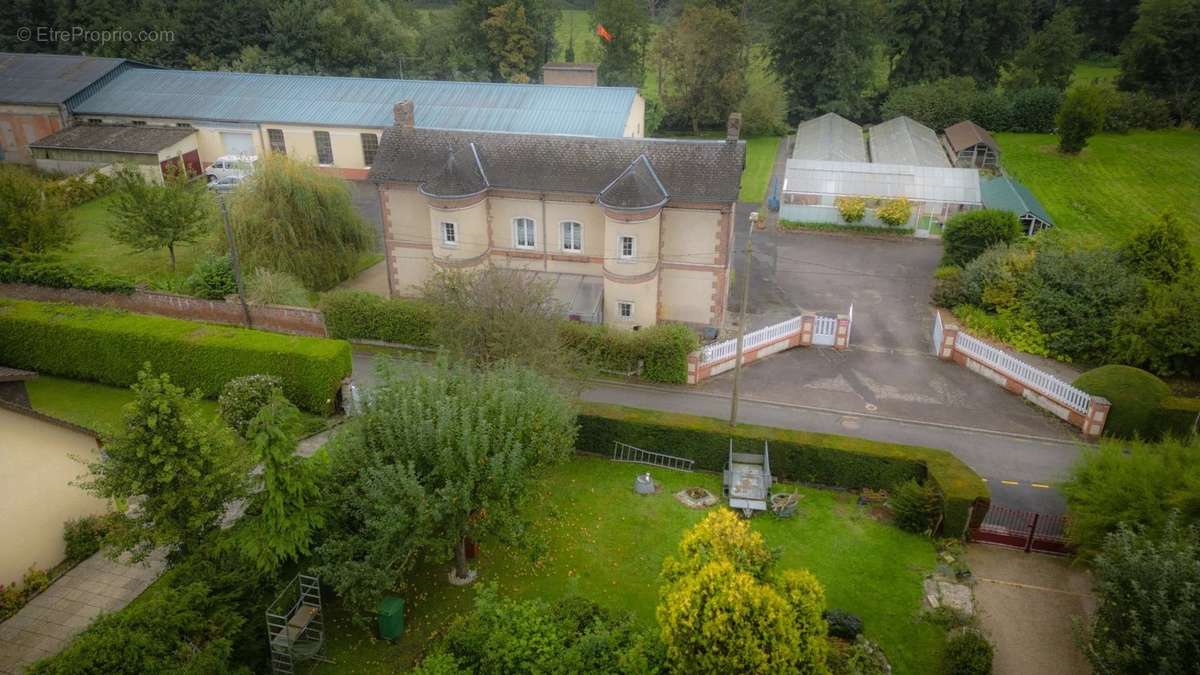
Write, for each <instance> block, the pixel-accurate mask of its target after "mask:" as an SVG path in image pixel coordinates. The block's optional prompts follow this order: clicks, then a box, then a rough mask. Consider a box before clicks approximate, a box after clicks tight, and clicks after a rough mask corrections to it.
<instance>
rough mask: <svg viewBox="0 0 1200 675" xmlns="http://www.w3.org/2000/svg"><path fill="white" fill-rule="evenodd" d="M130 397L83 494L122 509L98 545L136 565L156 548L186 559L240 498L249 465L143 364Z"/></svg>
mask: <svg viewBox="0 0 1200 675" xmlns="http://www.w3.org/2000/svg"><path fill="white" fill-rule="evenodd" d="M130 389H131V390H132V391H133V401H132V402H131V403H130V404H129V405H128V406H126V408H125V413H124V418H123V420H122V424H121V428H120V430H119V431H118V432H117V434H116V436H115V437H113V438H112V439H110V440H109V441H107V442H106V443H105V446H104V458H103V459H101V460H100V461H97V462H93V463H91V464H90V465H89V467H88V468H89V469H90V470H91V474H92V476H91V477H90V478H88V479H87V480H86V481H84V482H83V483H82V486H83V487H84V488H85V489H86V490H88V491H89V492H91V493H92V494H94V495H96V496H97V497H100V498H101V499H106V500H115V501H116V502H117V504H119V505H121V506H122V507H123V509H124V510H123V513H121V514H120V516H119V517H116V518H114V519H113V520H112V527H111V528H110V529H109V531H108V533H107V534H106V535H105V537H104V544H105V546H106V548H108V549H109V550H111V551H113V552H116V553H119V552H123V551H129V552H131V553H132V554H133V556H134V558H135V559H137V560H140V559H143V558H145V557H146V556H147V555H149V554H150V552H151V551H153V550H154V549H155V548H158V547H160V546H168V547H173V548H175V549H176V551H183V552H186V551H187V550H189V549H192V548H194V547H195V546H196V545H197V544H199V543H200V542H202V541H203V540H204V538H205V537H206V536H207V535H208V534H209V533H211V532H212V531H213V530H214V529H216V527H217V524H218V523H219V521H220V519H221V516H222V515H224V513H225V504H226V503H228V502H230V501H232V500H234V499H236V498H238V497H240V496H242V494H244V492H245V487H246V485H245V483H246V471H247V470H248V469H249V463H248V462H247V461H246V458H245V456H244V454H243V453H242V452H240V450H239V449H238V448H237V447H236V446H235V445H234V443H233V442H232V441H231V439H230V438H229V436H228V435H227V434H228V432H226V431H225V430H224V429H222V428H220V427H219V426H217V425H216V424H213V423H211V422H209V421H207V420H206V419H205V418H204V417H203V416H202V415H201V414H200V412H199V410H198V409H197V406H196V398H194V397H189V396H188V395H187V394H185V393H184V391H183V389H182V388H180V387H177V386H175V385H173V384H171V378H170V376H168V375H167V374H166V373H162V374H159V375H157V376H156V375H152V374H151V373H150V370H149V365H148V364H147V367H146V369H145V370H143V371H141V372H139V373H138V381H137V383H135V384H134V385H133V386H132V387H130ZM131 501H132V502H135V503H136V507H135V506H134V505H133V504H131V503H130V502H131Z"/></svg>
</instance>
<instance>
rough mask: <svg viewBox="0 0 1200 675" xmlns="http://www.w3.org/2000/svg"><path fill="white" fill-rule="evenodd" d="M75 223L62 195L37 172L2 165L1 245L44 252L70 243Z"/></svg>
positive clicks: (0, 174) (25, 251) (4, 247)
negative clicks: (48, 187)
mask: <svg viewBox="0 0 1200 675" xmlns="http://www.w3.org/2000/svg"><path fill="white" fill-rule="evenodd" d="M76 234H77V232H76V229H75V222H74V220H73V219H72V218H71V214H70V213H69V212H68V210H67V206H66V204H64V203H63V200H62V198H61V196H60V195H58V194H57V193H55V192H53V191H50V190H47V189H46V184H45V182H44V181H43V180H42V179H41V178H39V177H38V176H37V174H35V173H33V172H32V171H29V170H28V169H25V168H24V167H17V166H0V248H3V249H8V250H10V251H17V252H21V253H44V252H46V251H50V250H53V249H56V248H62V247H64V246H66V245H68V244H70V243H71V242H72V241H73V240H74V239H75V236H76Z"/></svg>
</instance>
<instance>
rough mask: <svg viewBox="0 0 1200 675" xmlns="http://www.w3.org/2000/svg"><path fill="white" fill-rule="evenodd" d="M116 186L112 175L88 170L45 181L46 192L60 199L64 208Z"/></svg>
mask: <svg viewBox="0 0 1200 675" xmlns="http://www.w3.org/2000/svg"><path fill="white" fill-rule="evenodd" d="M116 187H117V182H116V181H115V180H114V179H113V177H112V176H110V175H108V174H105V173H100V172H99V171H90V172H88V173H81V174H77V175H74V176H68V177H66V178H62V179H59V180H55V181H48V182H47V183H46V193H47V194H51V195H54V196H56V197H58V198H59V199H61V200H62V203H63V205H64V206H65V207H66V208H74V207H76V206H79V205H80V204H85V203H87V202H90V201H92V200H93V199H99V198H100V197H104V196H106V195H109V194H111V193H112V192H113V191H114V190H115V189H116Z"/></svg>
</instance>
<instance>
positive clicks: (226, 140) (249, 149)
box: [221, 131, 255, 155]
mask: <svg viewBox="0 0 1200 675" xmlns="http://www.w3.org/2000/svg"><path fill="white" fill-rule="evenodd" d="M221 145H222V146H224V147H225V154H226V155H253V154H255V152H254V137H253V136H251V135H250V134H247V133H238V132H233V131H222V132H221Z"/></svg>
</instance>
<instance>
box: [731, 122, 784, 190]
mask: <svg viewBox="0 0 1200 675" xmlns="http://www.w3.org/2000/svg"><path fill="white" fill-rule="evenodd" d="M781 140H782V139H781V138H779V137H778V136H759V137H757V138H749V139H746V168H745V169H743V170H742V189H741V192H739V193H738V201H739V202H761V201H762V200H764V199H766V198H767V187H768V186H769V185H770V183H771V174H772V172H773V170H774V168H775V153H776V152H777V151H778V150H779V141H781Z"/></svg>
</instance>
